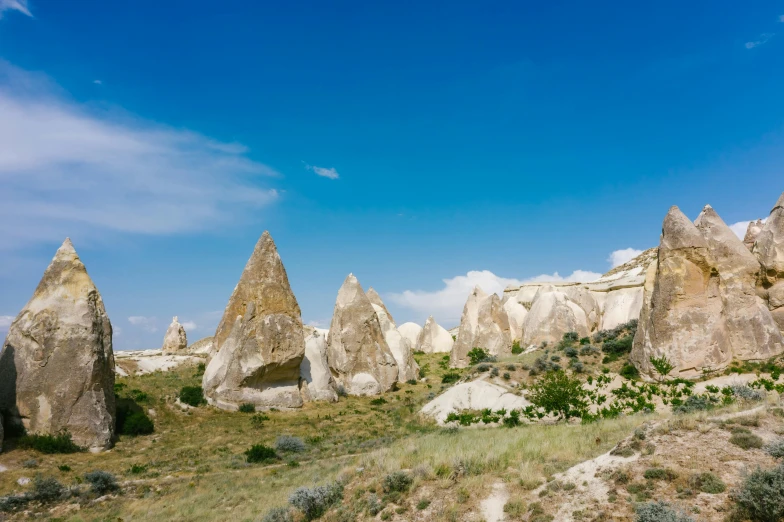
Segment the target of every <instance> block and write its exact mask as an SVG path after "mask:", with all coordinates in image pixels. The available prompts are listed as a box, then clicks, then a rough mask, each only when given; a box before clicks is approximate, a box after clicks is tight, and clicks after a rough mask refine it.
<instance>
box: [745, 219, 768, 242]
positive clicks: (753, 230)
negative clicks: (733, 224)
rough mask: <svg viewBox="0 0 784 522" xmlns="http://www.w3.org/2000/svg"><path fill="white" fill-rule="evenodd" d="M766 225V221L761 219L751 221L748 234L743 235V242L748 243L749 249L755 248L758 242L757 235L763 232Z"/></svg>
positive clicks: (747, 229)
mask: <svg viewBox="0 0 784 522" xmlns="http://www.w3.org/2000/svg"><path fill="white" fill-rule="evenodd" d="M764 227H765V223H763V222H762V220H761V219H758V220H757V221H749V226H748V228H746V235H745V236H744V237H743V244H744V245H746V248H748V249H749V250H753V249H754V243H756V242H757V236H759V233H760V232H762V229H763V228H764Z"/></svg>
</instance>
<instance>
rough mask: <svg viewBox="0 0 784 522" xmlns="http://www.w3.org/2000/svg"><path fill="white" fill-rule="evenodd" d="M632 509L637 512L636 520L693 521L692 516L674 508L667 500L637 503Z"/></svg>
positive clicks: (647, 521)
mask: <svg viewBox="0 0 784 522" xmlns="http://www.w3.org/2000/svg"><path fill="white" fill-rule="evenodd" d="M634 511H635V512H636V513H637V518H636V519H635V520H636V522H694V519H693V518H691V517H689V516H687V515H686V514H684V513H683V512H682V511H680V510H676V509H675V508H673V506H672V505H671V504H668V503H667V502H661V501H656V502H646V503H645V504H637V506H635V508H634Z"/></svg>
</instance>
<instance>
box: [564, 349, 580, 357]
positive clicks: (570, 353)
mask: <svg viewBox="0 0 784 522" xmlns="http://www.w3.org/2000/svg"><path fill="white" fill-rule="evenodd" d="M578 353H579V352H578V351H577V348H575V347H574V346H567V347H566V348H564V355H566V356H567V357H577V354H578Z"/></svg>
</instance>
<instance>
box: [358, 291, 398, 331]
mask: <svg viewBox="0 0 784 522" xmlns="http://www.w3.org/2000/svg"><path fill="white" fill-rule="evenodd" d="M365 295H367V298H368V299H369V300H370V304H372V305H373V306H378V307H380V308H381V309H382V310H383V311H384V313H385V314H386V315H387V317H388V318H389V320H390V321H392V324H394V323H395V320H394V319H393V318H392V314H390V313H389V310H387V305H385V304H384V301H382V300H381V296H380V295H378V292H376V290H375V288H373V287H372V286H371V287H368V291H367V292H366V293H365Z"/></svg>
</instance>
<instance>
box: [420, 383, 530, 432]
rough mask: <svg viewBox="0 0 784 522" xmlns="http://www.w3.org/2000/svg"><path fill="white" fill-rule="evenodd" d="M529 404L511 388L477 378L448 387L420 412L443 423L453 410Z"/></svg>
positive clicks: (495, 409)
mask: <svg viewBox="0 0 784 522" xmlns="http://www.w3.org/2000/svg"><path fill="white" fill-rule="evenodd" d="M529 405H530V403H529V402H528V401H527V400H525V399H524V398H523V397H521V396H520V395H516V394H515V393H514V390H513V389H510V388H506V387H504V386H501V385H499V384H493V383H490V382H487V381H484V380H481V379H478V380H475V381H471V382H464V383H460V384H457V385H455V386H453V387H451V388H449V389H448V390H447V391H445V392H444V393H442V394H441V395H439V396H438V397H436V398H435V399H433V400H432V401H430V402H428V403H427V404H425V406H424V407H423V408H422V410H421V412H422V414H424V415H427V416H428V417H432V418H433V419H435V421H436V422H437V423H438V424H441V425H443V424H445V423H446V418H447V416H448V415H449V414H450V413H453V412H454V413H459V412H461V411H464V410H471V411H479V410H483V409H486V408H490V409H491V410H493V411H498V410H500V409H505V410H507V411H510V410H518V409H523V408H525V407H526V406H529Z"/></svg>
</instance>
